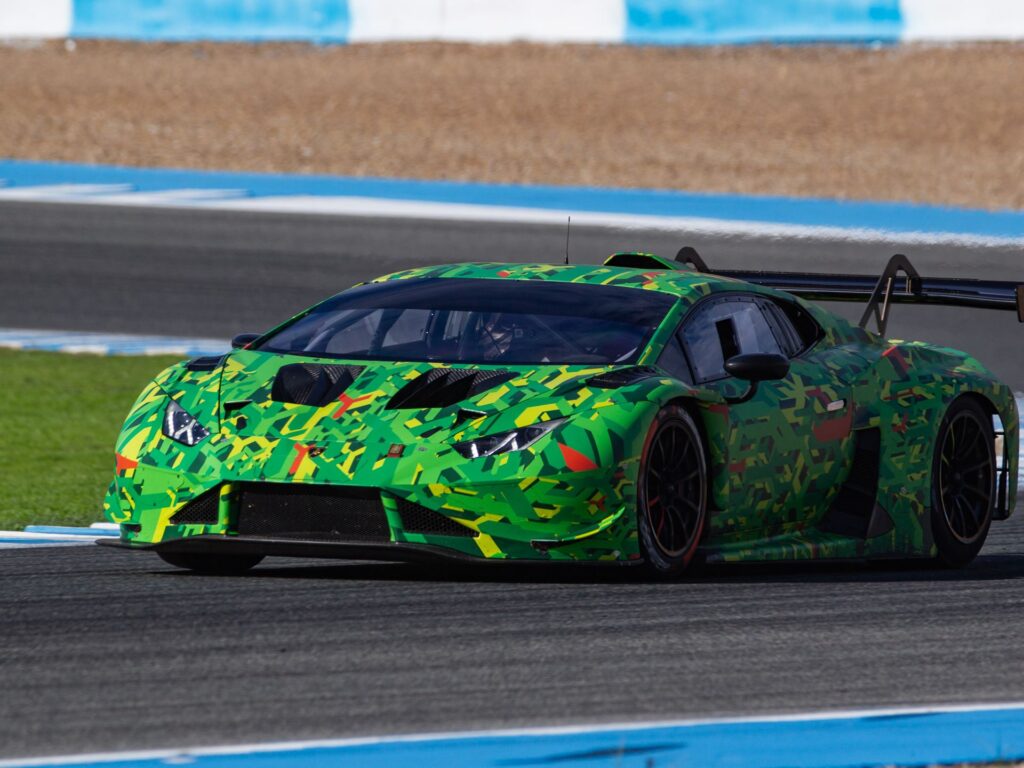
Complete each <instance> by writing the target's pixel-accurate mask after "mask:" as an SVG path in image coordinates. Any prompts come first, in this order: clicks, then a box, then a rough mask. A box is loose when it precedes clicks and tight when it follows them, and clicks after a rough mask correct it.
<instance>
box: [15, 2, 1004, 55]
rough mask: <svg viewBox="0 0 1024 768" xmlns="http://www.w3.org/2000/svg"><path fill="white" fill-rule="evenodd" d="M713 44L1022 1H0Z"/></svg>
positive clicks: (243, 27) (192, 19)
mask: <svg viewBox="0 0 1024 768" xmlns="http://www.w3.org/2000/svg"><path fill="white" fill-rule="evenodd" d="M61 37H72V38H93V37H96V38H120V39H129V40H253V41H258V40H306V41H311V42H321V43H347V42H368V41H384V40H452V41H470V42H504V41H511V40H532V41H542V42H598V43H633V44H663V45H714V44H736V43H755V42H765V41H767V42H861V43H867V42H876V41H877V42H898V41H907V40H968V39H1024V2H1021V0H972V1H971V2H969V3H967V2H963V0H770V1H767V0H763V1H761V2H754V1H753V0H555V1H553V0H260V1H259V2H254V1H253V0H24V1H23V0H7V1H5V2H0V38H61Z"/></svg>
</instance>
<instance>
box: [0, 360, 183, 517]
mask: <svg viewBox="0 0 1024 768" xmlns="http://www.w3.org/2000/svg"><path fill="white" fill-rule="evenodd" d="M178 359H180V358H175V357H103V356H99V355H69V354H60V353H55V352H17V351H10V350H0V529H2V530H11V529H16V530H17V529H21V528H22V527H24V526H26V525H42V524H48V525H89V524H90V523H95V522H97V521H99V520H101V519H102V512H101V510H102V506H103V494H104V493H105V492H106V489H107V485H108V484H109V483H110V480H111V478H112V477H113V472H114V440H115V439H116V438H117V433H118V431H119V430H120V428H121V424H122V422H123V421H124V417H125V416H126V415H127V414H128V409H129V408H130V407H131V405H132V403H133V402H134V401H135V398H136V397H137V396H138V394H139V392H141V391H142V388H143V387H144V386H145V385H146V382H147V381H149V380H150V379H151V378H153V376H154V375H156V374H157V373H158V372H159V371H161V370H162V369H164V368H166V367H167V366H168V365H170V364H171V363H173V362H176V361H177V360H178Z"/></svg>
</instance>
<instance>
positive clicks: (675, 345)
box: [658, 333, 693, 384]
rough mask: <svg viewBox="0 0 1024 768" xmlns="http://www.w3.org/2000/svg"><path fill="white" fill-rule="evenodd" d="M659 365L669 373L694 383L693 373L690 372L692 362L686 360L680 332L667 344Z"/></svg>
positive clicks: (688, 382) (659, 359) (681, 379)
mask: <svg viewBox="0 0 1024 768" xmlns="http://www.w3.org/2000/svg"><path fill="white" fill-rule="evenodd" d="M658 365H659V366H661V367H662V369H664V370H665V372H666V373H668V374H669V375H671V376H673V377H675V378H677V379H679V380H680V381H685V382H686V383H687V384H692V383H693V374H692V373H690V364H689V363H688V362H686V354H685V353H684V352H683V344H682V342H680V341H679V334H678V333H676V334H673V335H672V338H671V339H670V340H669V342H668V343H667V344H666V345H665V349H663V350H662V352H661V356H660V357H659V358H658Z"/></svg>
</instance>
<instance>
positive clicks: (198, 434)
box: [164, 400, 210, 446]
mask: <svg viewBox="0 0 1024 768" xmlns="http://www.w3.org/2000/svg"><path fill="white" fill-rule="evenodd" d="M164 434H165V435H167V437H169V438H171V440H177V441H178V442H179V443H182V444H184V445H189V446H191V445H195V444H196V443H198V442H199V441H201V440H203V439H205V438H206V437H208V436H209V434H210V432H209V430H208V429H206V428H205V427H203V425H202V424H200V423H199V422H198V421H196V417H195V416H193V415H192V414H191V413H189V412H188V411H186V410H185V409H184V408H182V407H181V406H180V405H178V404H177V403H176V402H174V401H173V400H171V401H170V402H169V403H168V404H167V411H166V412H165V413H164Z"/></svg>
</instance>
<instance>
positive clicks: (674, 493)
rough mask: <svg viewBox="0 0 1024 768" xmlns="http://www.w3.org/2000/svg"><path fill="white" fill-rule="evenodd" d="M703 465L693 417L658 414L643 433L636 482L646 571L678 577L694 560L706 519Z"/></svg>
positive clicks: (676, 411)
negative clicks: (644, 436)
mask: <svg viewBox="0 0 1024 768" xmlns="http://www.w3.org/2000/svg"><path fill="white" fill-rule="evenodd" d="M707 474H708V473H707V462H706V461H705V458H704V443H703V440H702V438H701V435H700V430H699V429H697V424H696V423H695V422H694V420H693V417H692V416H690V414H689V413H687V412H686V411H685V410H683V409H682V408H679V407H677V406H668V407H666V408H662V409H661V411H659V413H658V416H657V418H655V420H654V423H653V424H652V425H651V429H650V431H649V432H648V435H647V441H646V445H645V446H644V453H643V457H642V460H641V463H640V473H639V479H638V483H637V491H638V493H637V530H638V533H639V537H640V550H641V552H642V554H643V556H644V558H645V560H646V562H647V566H648V569H649V570H650V571H652V572H654V573H657V574H660V575H666V576H667V575H673V574H678V573H682V572H683V571H684V570H686V568H687V566H688V565H690V563H691V562H692V560H693V557H694V554H695V553H696V551H697V545H698V544H699V543H700V538H701V535H702V534H703V532H704V524H705V522H706V519H707V501H708V499H707V496H708V484H707Z"/></svg>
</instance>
